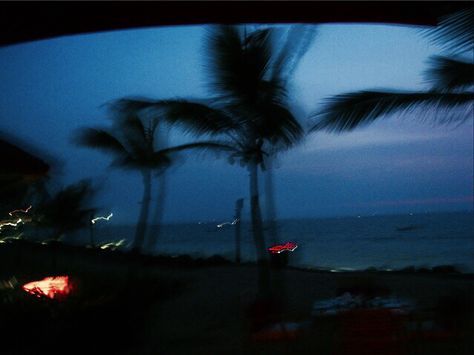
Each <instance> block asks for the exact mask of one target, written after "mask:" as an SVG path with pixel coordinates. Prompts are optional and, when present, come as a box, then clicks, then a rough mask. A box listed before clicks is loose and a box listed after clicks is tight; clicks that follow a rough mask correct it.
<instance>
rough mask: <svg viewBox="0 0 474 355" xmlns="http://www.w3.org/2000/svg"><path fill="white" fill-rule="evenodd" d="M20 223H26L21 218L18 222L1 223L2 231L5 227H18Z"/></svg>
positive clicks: (0, 228)
mask: <svg viewBox="0 0 474 355" xmlns="http://www.w3.org/2000/svg"><path fill="white" fill-rule="evenodd" d="M20 223H24V222H23V220H22V219H21V218H18V220H17V221H16V222H11V221H3V222H0V230H2V228H3V227H5V226H11V227H18V225H19V224H20Z"/></svg>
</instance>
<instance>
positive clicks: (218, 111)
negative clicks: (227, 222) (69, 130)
mask: <svg viewBox="0 0 474 355" xmlns="http://www.w3.org/2000/svg"><path fill="white" fill-rule="evenodd" d="M272 36H274V31H273V30H271V29H264V30H257V31H253V32H251V33H247V31H246V30H245V28H241V27H237V26H218V27H215V28H214V29H213V30H212V31H211V32H210V36H209V37H208V53H209V69H210V72H209V78H210V90H211V92H212V93H213V97H212V99H209V100H184V99H183V100H158V101H156V100H148V99H123V100H120V101H119V102H117V105H118V106H119V107H120V109H121V110H123V111H125V112H127V111H128V112H130V111H131V112H137V111H138V112H141V111H146V112H148V113H150V112H151V113H153V112H154V113H155V114H164V116H165V117H166V119H167V120H168V122H170V123H171V124H174V125H181V126H182V127H183V128H184V130H185V132H188V133H192V134H194V135H198V136H200V135H209V136H218V137H220V138H221V139H223V140H224V141H225V142H226V145H227V146H231V147H232V148H233V151H232V152H231V153H230V154H229V157H228V158H229V162H230V163H231V164H234V163H238V164H240V166H242V167H245V168H246V169H247V170H248V172H249V187H250V210H251V222H252V223H251V224H252V235H253V239H254V244H255V248H256V255H257V261H258V265H259V268H258V270H259V278H258V279H259V295H260V296H263V297H267V296H270V273H269V268H268V256H267V252H266V245H265V238H264V233H263V225H262V214H261V209H260V200H259V185H258V180H259V179H258V176H259V170H264V169H265V163H264V161H265V159H264V158H265V156H267V155H268V152H269V150H270V148H271V147H273V146H278V147H280V149H287V148H289V147H291V146H293V145H294V144H295V143H296V142H299V141H300V140H301V138H302V137H303V129H302V128H301V126H300V125H299V123H298V122H297V120H296V119H295V117H294V116H293V114H292V113H291V112H290V110H289V109H288V108H287V107H288V106H287V100H286V88H285V86H284V82H283V81H282V80H281V79H280V75H279V73H278V72H279V71H280V70H283V68H284V66H283V65H275V63H276V64H278V63H277V62H276V60H277V56H276V53H275V52H274V51H273V50H272V42H271V41H272Z"/></svg>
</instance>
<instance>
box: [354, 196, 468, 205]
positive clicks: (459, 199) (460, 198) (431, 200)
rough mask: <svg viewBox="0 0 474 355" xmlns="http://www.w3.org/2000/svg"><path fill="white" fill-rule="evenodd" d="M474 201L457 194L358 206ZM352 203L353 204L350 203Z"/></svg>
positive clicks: (364, 203)
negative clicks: (454, 195) (455, 195)
mask: <svg viewBox="0 0 474 355" xmlns="http://www.w3.org/2000/svg"><path fill="white" fill-rule="evenodd" d="M473 201H474V196H472V195H470V196H457V197H433V198H424V199H403V200H382V201H371V202H362V203H359V204H357V205H358V206H374V207H376V206H416V205H432V204H456V203H469V202H471V203H472V202H473ZM351 205H354V204H351Z"/></svg>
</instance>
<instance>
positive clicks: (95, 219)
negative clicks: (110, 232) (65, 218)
mask: <svg viewBox="0 0 474 355" xmlns="http://www.w3.org/2000/svg"><path fill="white" fill-rule="evenodd" d="M113 215H114V214H113V213H111V214H109V215H108V216H107V217H96V218H93V219H91V222H92V224H95V222H97V221H99V220H104V221H108V220H109V219H111V218H112V216H113Z"/></svg>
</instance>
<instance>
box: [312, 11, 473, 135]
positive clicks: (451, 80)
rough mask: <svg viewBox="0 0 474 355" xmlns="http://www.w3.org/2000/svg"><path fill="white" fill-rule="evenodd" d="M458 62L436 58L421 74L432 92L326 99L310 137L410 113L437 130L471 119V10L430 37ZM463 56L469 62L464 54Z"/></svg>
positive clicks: (315, 116) (360, 94) (455, 16)
mask: <svg viewBox="0 0 474 355" xmlns="http://www.w3.org/2000/svg"><path fill="white" fill-rule="evenodd" d="M428 35H429V37H431V38H432V39H433V40H435V41H436V42H437V43H441V44H443V45H444V47H445V48H446V49H448V50H451V51H454V53H455V55H456V56H453V57H445V56H434V57H432V58H431V60H430V67H429V69H428V70H427V71H426V72H425V76H426V80H427V81H428V82H430V83H431V89H430V90H428V91H425V92H417V91H414V92H413V91H406V92H400V91H358V92H350V93H345V94H341V95H336V96H334V97H332V98H330V99H329V100H328V101H327V102H326V105H325V106H324V107H323V109H322V110H320V111H319V112H316V113H314V114H313V115H312V118H313V119H316V121H317V122H316V124H315V125H314V126H313V127H312V128H311V130H312V131H317V130H320V129H325V130H329V131H336V132H341V131H349V130H352V129H354V128H356V127H359V126H363V125H367V124H370V123H371V122H373V121H374V120H376V119H379V118H381V117H384V116H388V115H390V114H393V113H412V112H415V113H416V116H417V117H418V118H420V119H429V120H431V121H434V122H435V123H439V124H449V123H457V124H459V123H462V122H464V121H466V120H470V119H472V109H473V107H472V105H473V102H474V92H473V88H474V63H473V61H472V53H473V51H474V7H471V8H469V9H466V10H462V11H460V12H458V13H455V14H452V15H450V16H447V17H445V18H444V19H443V20H442V21H441V22H440V24H439V25H438V26H437V27H436V28H435V29H434V30H432V31H429V32H428ZM465 52H467V54H468V57H470V59H466V58H465V57H466V56H464V55H463V54H464V53H465Z"/></svg>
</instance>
